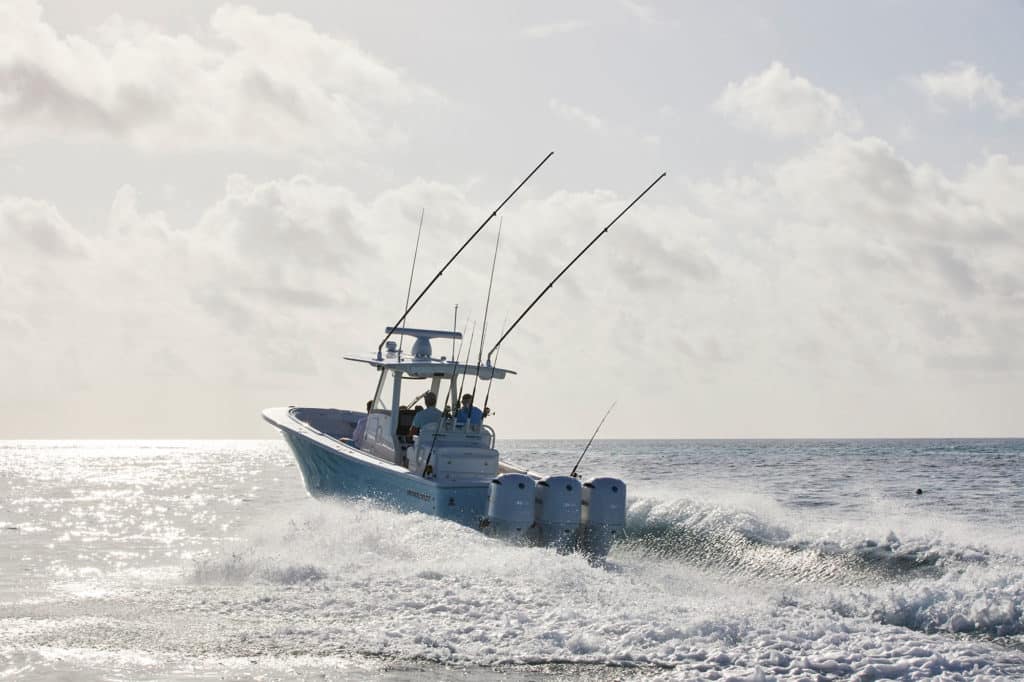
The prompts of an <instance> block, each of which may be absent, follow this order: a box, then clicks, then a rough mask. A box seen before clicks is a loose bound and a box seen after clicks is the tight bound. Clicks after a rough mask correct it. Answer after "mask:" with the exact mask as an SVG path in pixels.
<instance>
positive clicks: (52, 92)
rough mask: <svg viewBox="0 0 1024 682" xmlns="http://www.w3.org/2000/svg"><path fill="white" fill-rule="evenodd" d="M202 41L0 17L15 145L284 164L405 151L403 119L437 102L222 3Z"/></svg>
mask: <svg viewBox="0 0 1024 682" xmlns="http://www.w3.org/2000/svg"><path fill="white" fill-rule="evenodd" d="M210 31H211V35H210V37H209V38H207V39H197V38H193V37H191V36H187V35H174V34H169V33H165V32H163V31H162V30H161V29H158V28H156V27H153V26H149V25H146V24H143V23H139V22H133V21H128V20H125V19H122V18H120V17H118V16H113V17H111V18H110V19H108V20H107V21H106V22H105V23H103V24H102V25H100V26H99V27H98V28H96V29H95V30H93V31H90V32H89V33H88V34H85V35H61V34H60V33H58V32H57V31H56V30H55V29H54V28H53V27H52V26H50V25H49V24H48V23H46V21H45V19H44V18H43V16H42V9H41V7H40V6H39V5H38V4H37V3H36V2H34V1H32V0H16V1H15V2H13V3H9V4H6V5H5V6H4V7H3V8H0V124H2V125H3V126H4V127H5V129H6V130H5V132H6V135H5V136H4V139H5V140H6V141H8V142H16V141H24V140H31V139H36V138H50V137H56V138H59V139H68V137H69V136H78V137H84V138H100V139H111V138H113V139H123V140H127V141H130V142H131V143H133V144H136V145H138V146H140V147H144V148H150V149H167V150H182V149H194V148H203V149H222V148H238V147H240V148H249V149H258V150H261V151H264V152H269V153H274V154H290V153H294V152H296V151H306V152H310V151H317V150H322V149H324V148H337V147H342V148H360V147H366V146H368V145H370V144H379V143H381V142H386V141H389V140H390V141H392V142H394V141H397V140H400V139H401V138H402V133H401V131H400V130H399V129H398V128H397V127H396V125H395V124H394V122H393V117H392V115H393V114H394V113H395V112H397V111H400V110H402V108H404V107H406V106H408V105H410V104H412V103H414V102H417V101H420V100H423V99H429V98H432V97H433V95H432V94H430V92H429V91H428V90H427V89H426V88H423V87H421V86H418V85H417V84H415V83H411V82H409V80H408V79H407V78H405V77H404V76H403V75H402V74H401V73H399V72H398V71H396V70H394V69H392V68H390V67H388V66H386V65H384V64H382V63H381V62H379V61H378V60H376V59H375V58H374V57H372V56H371V55H369V54H367V53H366V52H364V51H363V50H361V49H360V48H359V47H358V46H356V45H355V44H354V43H352V42H350V41H347V40H344V39H341V38H336V37H333V36H329V35H326V34H323V33H320V32H318V31H317V30H316V29H315V28H314V27H313V25H312V24H310V23H308V22H306V21H303V20H300V19H297V18H295V17H292V16H290V15H287V14H272V15H271V14H262V13H260V12H258V11H256V10H254V9H252V8H249V7H244V6H234V5H225V6H223V7H221V8H219V9H218V10H216V11H215V12H214V13H213V15H212V16H211V18H210Z"/></svg>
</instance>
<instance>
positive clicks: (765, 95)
mask: <svg viewBox="0 0 1024 682" xmlns="http://www.w3.org/2000/svg"><path fill="white" fill-rule="evenodd" d="M713 106H714V109H715V110H716V111H718V112H719V113H721V114H723V115H724V116H726V117H727V118H729V119H730V120H731V121H733V123H735V124H736V125H737V126H739V127H741V128H744V129H748V130H759V131H764V132H767V133H770V134H772V135H775V136H778V137H792V136H800V135H824V134H828V133H831V132H835V131H855V130H858V129H859V128H860V127H861V122H860V117H859V116H858V115H857V114H856V112H854V111H853V110H852V109H850V108H849V107H848V106H846V105H845V104H844V103H843V102H842V100H840V98H839V97H838V96H837V95H834V94H833V93H831V92H828V91H827V90H824V89H822V88H819V87H817V86H816V85H814V84H813V83H811V82H810V81H808V80H807V79H806V78H803V77H801V76H797V75H795V74H793V73H792V72H791V71H790V70H789V69H788V68H787V67H786V66H785V65H783V64H780V63H779V62H773V63H772V65H771V66H769V67H768V68H767V69H765V70H764V71H762V72H761V73H759V74H756V75H753V76H750V77H748V78H746V79H744V80H743V81H742V82H740V83H729V84H728V85H727V86H726V88H725V90H724V91H723V92H722V94H721V95H720V96H719V97H718V99H717V100H715V102H714V105H713Z"/></svg>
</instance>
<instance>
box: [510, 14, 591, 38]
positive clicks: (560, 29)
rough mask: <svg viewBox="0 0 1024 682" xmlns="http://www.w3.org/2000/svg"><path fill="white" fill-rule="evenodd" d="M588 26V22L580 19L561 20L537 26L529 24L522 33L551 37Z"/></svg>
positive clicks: (528, 36)
mask: <svg viewBox="0 0 1024 682" xmlns="http://www.w3.org/2000/svg"><path fill="white" fill-rule="evenodd" d="M586 27H587V22H585V21H580V20H578V19H571V20H569V21H559V22H555V23H549V24H537V25H536V26H529V27H527V28H524V29H523V31H522V35H523V36H524V37H526V38H535V39H543V38H551V37H552V36H556V35H562V34H565V33H574V32H576V31H579V30H581V29H584V28H586Z"/></svg>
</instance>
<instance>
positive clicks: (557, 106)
mask: <svg viewBox="0 0 1024 682" xmlns="http://www.w3.org/2000/svg"><path fill="white" fill-rule="evenodd" d="M548 108H550V109H551V111H553V112H555V114H556V115H557V116H558V117H559V118H561V119H563V120H565V121H569V122H570V123H578V124H582V125H585V126H586V127H588V128H590V129H591V130H592V131H594V132H595V133H604V132H606V131H607V128H606V126H605V123H604V121H602V120H601V119H600V118H599V117H598V116H596V115H594V114H592V113H590V112H587V111H584V110H583V109H580V108H579V107H577V106H573V105H572V104H566V103H565V102H563V101H561V100H559V99H556V98H551V99H550V100H548Z"/></svg>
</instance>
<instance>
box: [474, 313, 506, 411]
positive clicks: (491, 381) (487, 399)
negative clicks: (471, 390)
mask: <svg viewBox="0 0 1024 682" xmlns="http://www.w3.org/2000/svg"><path fill="white" fill-rule="evenodd" d="M507 326H508V315H506V316H505V321H504V322H502V323H501V331H500V332H498V333H499V334H501V333H503V332H504V331H505V327H507ZM499 355H501V348H498V352H497V353H495V354H494V364H498V356H499ZM479 374H480V365H479V363H477V376H479ZM493 385H494V372H493V371H492V372H491V378H490V379H488V380H487V393H486V394H484V416H485V417H486V416H487V415H488V412H487V404H488V403H489V402H490V401H491V386H493ZM473 399H474V402H475V400H476V395H475V394H474V396H473Z"/></svg>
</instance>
